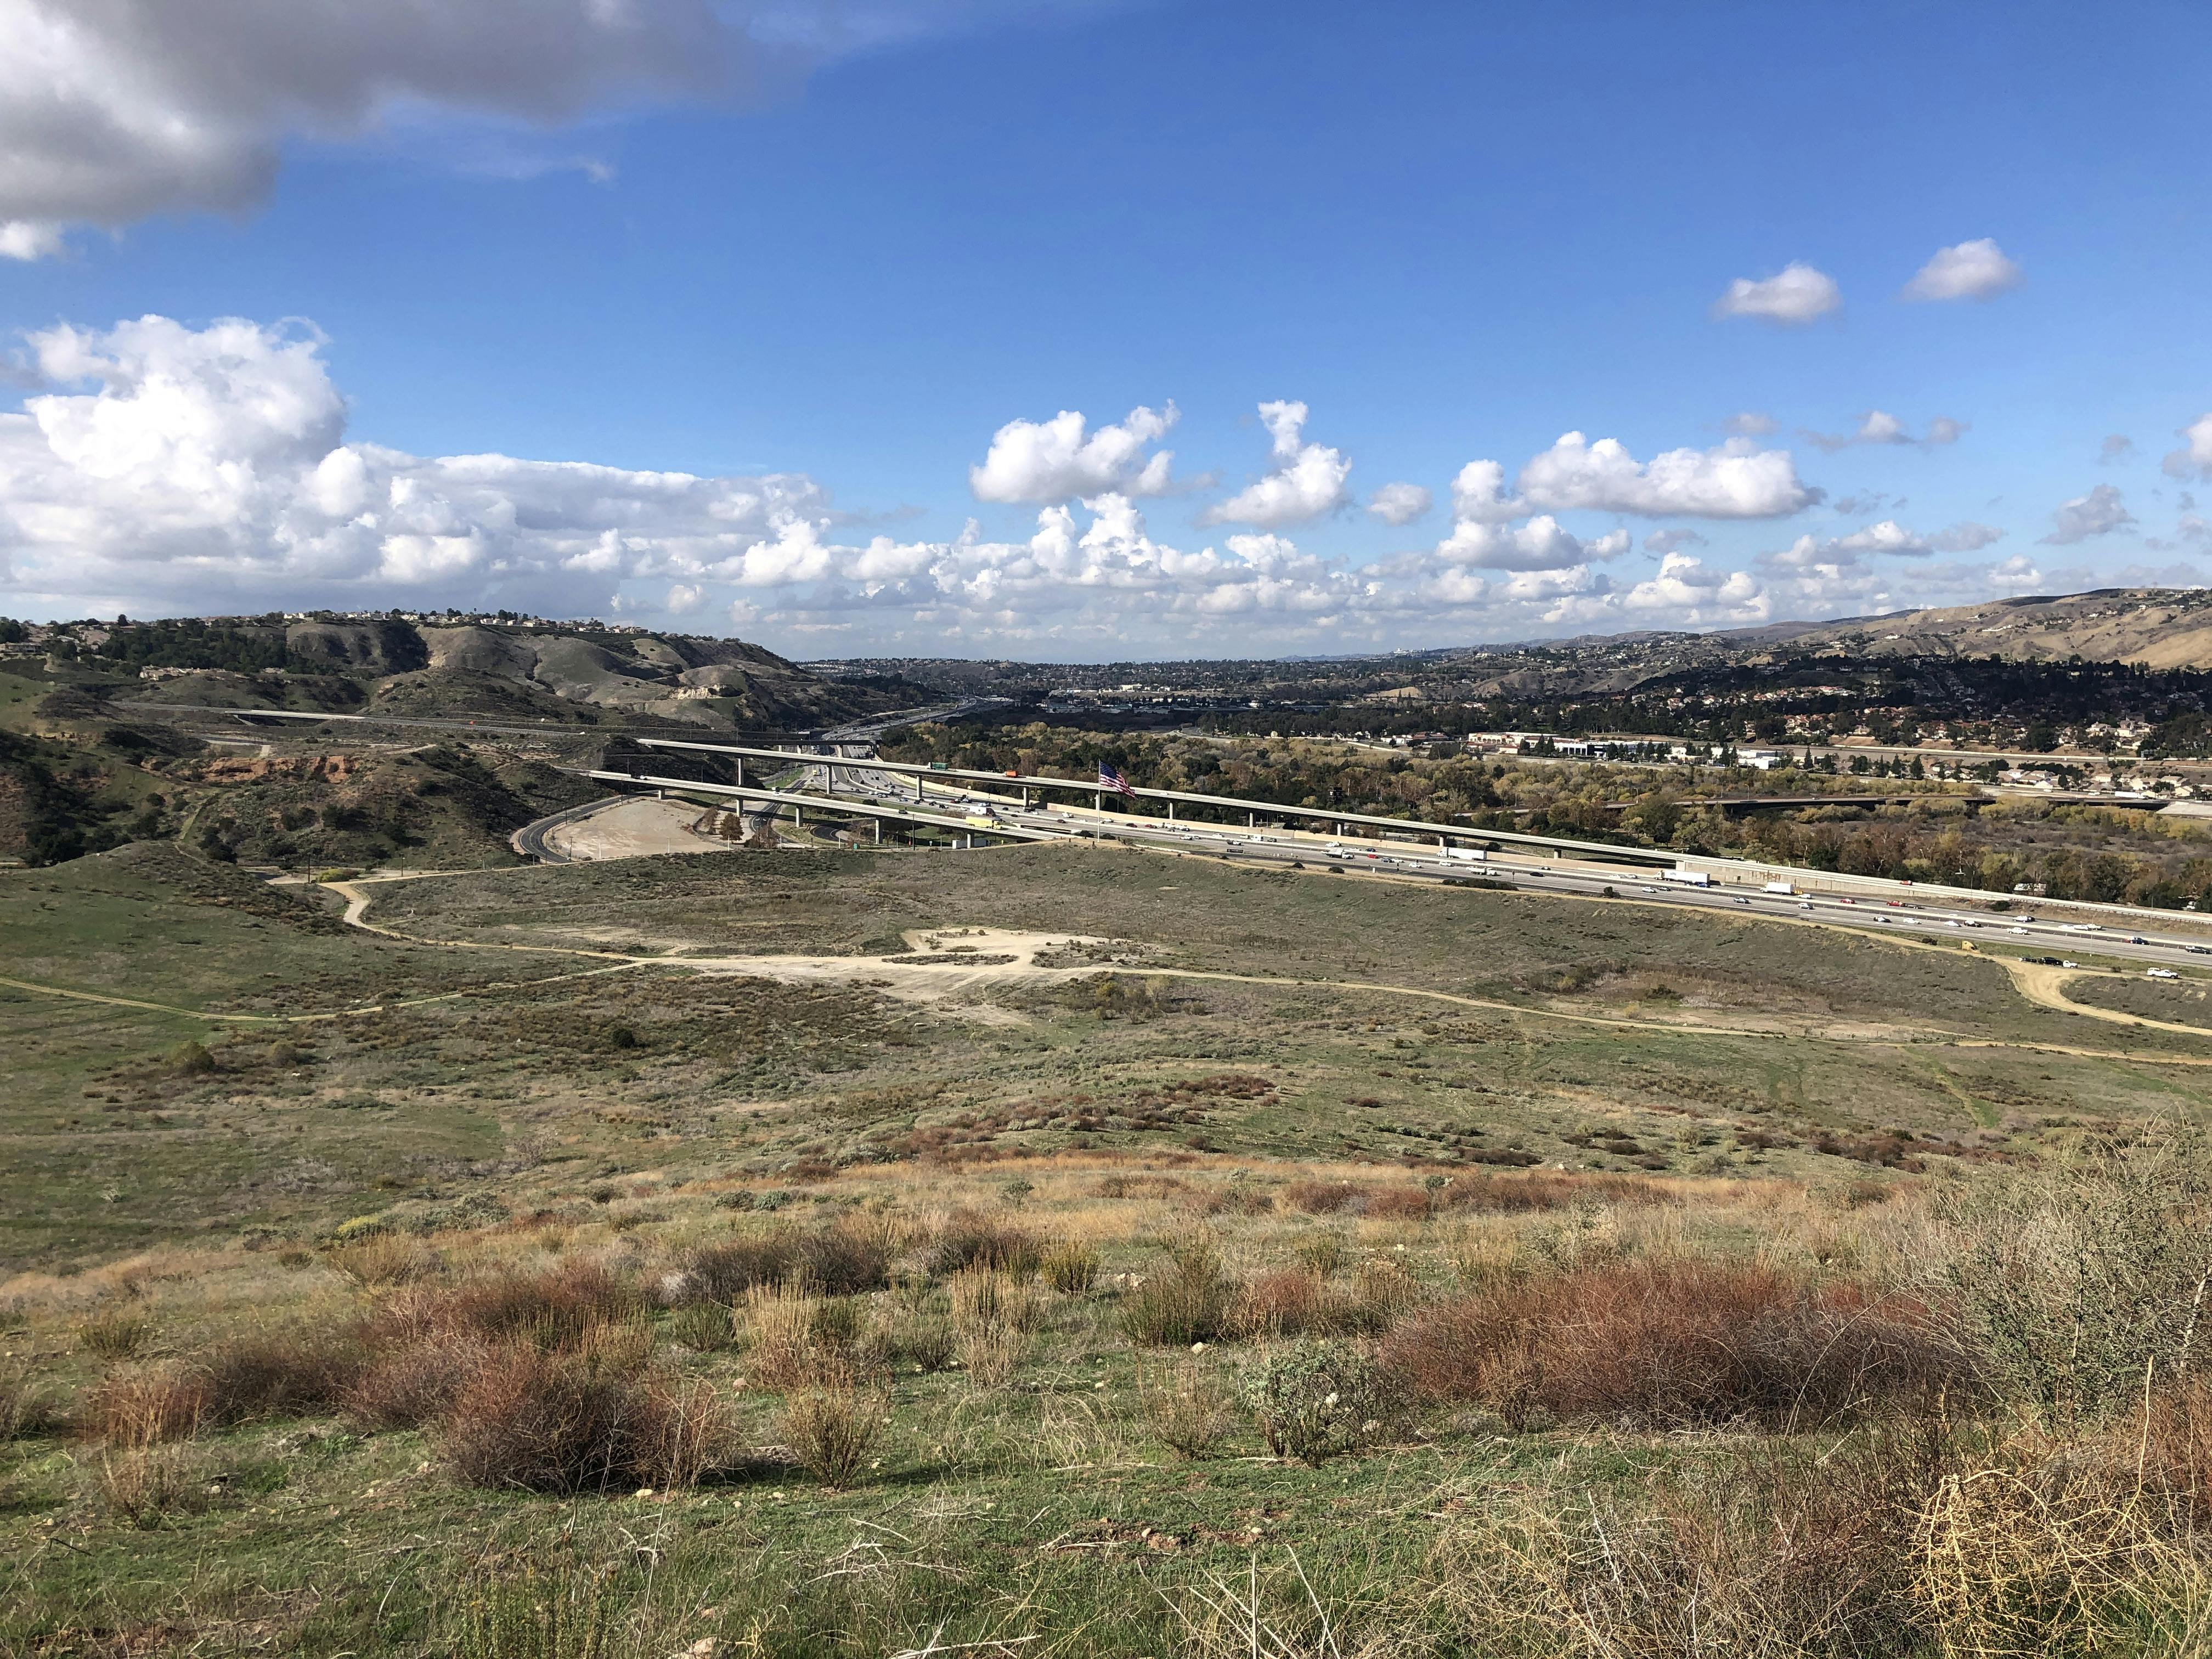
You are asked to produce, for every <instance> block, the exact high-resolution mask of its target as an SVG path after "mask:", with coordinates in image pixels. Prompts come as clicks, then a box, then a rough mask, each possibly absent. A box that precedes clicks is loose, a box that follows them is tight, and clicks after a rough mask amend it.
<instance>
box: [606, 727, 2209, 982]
mask: <svg viewBox="0 0 2212 1659" xmlns="http://www.w3.org/2000/svg"><path fill="white" fill-rule="evenodd" d="M869 746H870V745H867V744H866V743H865V741H863V742H861V743H854V744H849V745H842V744H841V745H840V750H841V752H839V753H837V754H835V755H820V754H814V755H808V754H795V753H793V752H791V751H788V750H783V751H763V750H746V751H744V752H749V753H752V754H755V755H759V756H765V755H772V756H773V757H774V758H775V759H776V760H778V761H781V762H782V763H784V764H785V765H786V766H787V767H791V768H795V769H796V770H795V771H793V772H786V773H784V774H782V775H781V778H780V780H779V781H780V782H781V788H780V789H779V790H778V791H776V792H775V794H776V796H777V797H778V798H779V799H781V800H784V801H789V800H792V799H793V798H794V797H795V796H798V795H800V794H804V795H805V796H807V797H809V798H811V801H812V802H813V803H818V805H820V806H821V807H822V808H823V810H825V811H835V810H836V809H837V808H838V807H839V806H840V805H848V806H853V805H858V806H862V807H863V808H864V809H866V810H872V811H873V812H875V813H878V814H890V813H896V812H905V813H907V814H908V815H910V816H912V817H915V818H916V819H921V820H922V821H925V822H929V823H935V824H938V825H939V826H943V825H946V824H948V823H950V824H953V825H957V826H959V827H961V828H963V829H966V830H967V831H968V832H969V834H968V836H967V837H966V839H968V840H969V841H970V842H972V841H973V839H974V836H975V834H977V833H992V832H996V833H1000V834H1003V835H1006V836H1011V837H1012V838H1015V839H1021V840H1031V839H1036V838H1037V837H1039V836H1054V837H1063V838H1066V839H1072V840H1101V841H1103V840H1111V841H1116V842H1123V843H1125V844H1127V845H1131V846H1139V847H1146V848H1152V849H1154V850H1158V851H1166V852H1176V853H1182V854H1198V855H1203V856H1207V857H1214V858H1221V859H1226V860H1236V861H1240V862H1247V863H1252V864H1256V865H1262V866H1269V865H1272V866H1279V867H1282V868H1285V869H1287V868H1291V867H1297V868H1301V869H1308V870H1311V869H1334V870H1339V871H1346V872H1360V873H1364V874H1367V875H1370V876H1376V877H1383V878H1396V879H1401V880H1409V881H1417V882H1419V881H1427V882H1436V883H1440V884H1459V885H1465V884H1470V883H1474V882H1477V881H1480V882H1482V883H1484V884H1494V885H1497V886H1500V887H1506V888H1511V889H1515V890H1522V891H1528V892H1552V893H1559V894H1563V895H1565V894H1573V895H1578V896H1584V897H1591V898H1616V899H1633V900H1637V901H1639V902H1645V903H1659V904H1667V905H1680V906H1685V907H1688V908H1696V909H1702V910H1721V911H1724V912H1736V913H1741V914H1745V915H1757V916H1764V917H1768V918H1771V919H1774V920H1778V921H1818V922H1821V923H1824V924H1826V925H1829V926H1834V927H1850V928H1853V929H1855V930H1858V931H1863V932H1865V933H1875V934H1881V933H1887V934H1892V935H1910V936H1911V937H1915V938H1918V939H1940V940H1942V941H1945V942H1947V943H1952V942H1954V943H1957V944H1959V945H1961V946H1962V947H1965V948H1970V949H1977V950H1978V949H1986V948H1988V947H1989V946H1990V945H2007V946H2010V947H2012V948H2013V949H2014V950H2016V951H2022V952H2024V953H2026V954H2027V955H2029V956H2030V957H2031V958H2033V959H2039V960H2042V961H2045V962H2048V963H2054V964H2057V965H2061V966H2068V967H2071V966H2075V965H2078V964H2077V960H2076V959H2077V958H2078V957H2082V956H2086V955H2089V954H2094V955H2095V956H2096V957H2100V958H2103V959H2107V960H2110V959H2114V958H2117V959H2119V960H2122V961H2127V962H2136V963H2145V964H2147V965H2148V966H2149V969H2150V971H2152V972H2153V973H2154V974H2155V975H2156V976H2157V977H2160V978H2169V977H2172V976H2173V975H2174V970H2175V969H2178V968H2179V967H2182V966H2185V965H2192V964H2193V965H2197V966H2200V967H2206V968H2212V960H2207V961H2203V962H2199V961H2197V959H2198V958H2212V928H2208V929H2207V930H2206V931H2205V932H2203V933H2196V932H2191V931H2190V924H2189V923H2180V925H2179V926H2176V925H2174V924H2173V923H2167V922H2165V921H2163V920H2161V921H2160V922H2158V923H2150V922H2148V921H2140V920H2138V918H2137V916H2136V915H2135V914H2133V913H2130V912H2126V911H2123V910H2120V909H2118V908H2117V907H2094V906H2088V905H2083V904H2071V903H2070V904H2068V905H2066V906H2065V907H2064V911H2065V913H2066V914H2048V913H2047V912H2051V911H2053V910H2056V909H2057V908H2058V907H2056V906H2051V905H2039V904H2036V903H2033V902H2030V903H2027V904H2023V905H2021V907H2020V908H2018V909H2014V908H2011V907H2012V904H2013V901H2010V900H2007V899H2004V898H2002V896H1995V895H1993V896H1991V898H1990V902H1989V903H1990V908H1983V906H1982V905H1980V904H1976V903H1972V902H1960V901H1959V900H1957V899H1956V898H1954V897H1950V896H1945V897H1942V898H1932V897H1931V896H1929V894H1928V893H1927V892H1926V891H1925V890H1922V889H1918V888H1916V887H1915V886H1914V885H1913V884H1911V883H1908V882H1899V881H1886V880H1881V879H1879V878H1872V877H1853V878H1849V882H1850V885H1851V887H1852V888H1853V891H1851V892H1850V893H1838V892H1832V891H1819V890H1807V888H1806V886H1805V883H1806V882H1809V881H1822V880H1826V881H1829V882H1831V883H1832V882H1833V881H1834V880H1835V879H1837V878H1828V877H1823V876H1820V874H1818V873H1817V872H1794V873H1795V874H1796V876H1797V877H1799V878H1802V880H1801V879H1791V878H1790V876H1791V875H1792V873H1793V872H1787V871H1784V870H1781V869H1778V868H1777V867H1775V866H1765V865H1754V864H1748V863H1741V862H1739V861H1736V860H1726V859H1715V858H1698V859H1694V860H1687V859H1684V860H1674V859H1673V858H1672V857H1671V855H1670V856H1669V857H1668V859H1666V860H1655V854H1654V853H1653V851H1652V850H1651V849H1642V848H1620V849H1618V850H1617V851H1616V849H1613V848H1601V847H1594V846H1591V845H1590V844H1588V843H1582V842H1568V841H1557V842H1550V843H1549V844H1547V841H1546V838H1544V837H1539V836H1526V835H1519V836H1512V837H1511V838H1510V844H1506V842H1507V838H1506V837H1504V836H1496V835H1492V834H1491V833H1489V832H1479V831H1470V830H1468V829H1459V828H1455V827H1453V826H1449V825H1427V824H1422V823H1417V822H1414V821H1410V820H1378V821H1375V822H1376V823H1388V824H1389V828H1388V829H1381V830H1380V831H1379V832H1375V833H1367V834H1358V833H1352V828H1351V826H1352V825H1353V824H1355V823H1358V824H1360V825H1361V826H1362V827H1364V828H1366V829H1370V831H1372V830H1374V827H1375V826H1374V823H1369V822H1368V821H1366V820H1363V819H1361V818H1360V817H1359V815H1357V814H1346V815H1343V820H1344V822H1343V823H1342V825H1341V826H1340V827H1337V828H1333V829H1297V828H1291V827H1289V826H1287V825H1285V824H1282V823H1276V824H1273V825H1271V826H1269V827H1267V828H1261V826H1260V824H1259V823H1258V820H1259V819H1260V818H1261V817H1285V816H1288V815H1290V814H1292V813H1295V812H1297V810H1298V809H1286V808H1284V807H1282V806H1279V805H1275V804H1273V803H1271V802H1266V801H1244V800H1237V801H1234V802H1227V801H1225V800H1217V799H1215V798H1213V797H1190V796H1180V797H1176V799H1181V800H1197V801H1202V802H1204V803H1206V805H1209V806H1211V807H1218V806H1220V805H1233V806H1234V807H1235V808H1236V809H1237V810H1240V811H1246V812H1247V813H1248V815H1249V817H1250V819H1251V820H1252V822H1251V823H1249V824H1248V826H1247V827H1245V828H1243V829H1238V828H1237V827H1235V826H1233V825H1227V824H1221V823H1211V822H1206V821H1203V820H1195V819H1191V818H1188V817H1185V818H1181V819H1178V818H1175V817H1155V816H1152V815H1150V814H1149V813H1144V812H1139V811H1118V810H1115V809H1113V808H1109V807H1108V806H1106V805H1103V800H1104V799H1108V798H1110V795H1111V794H1112V793H1114V792H1111V791H1109V790H1108V789H1105V788H1103V787H1100V788H1094V787H1093V786H1091V785H1089V784H1084V783H1076V782H1072V781H1069V780H1066V779H1044V778H1035V777H1029V776H1024V775H1018V774H1008V775H1006V776H1005V778H1004V779H1003V780H1001V779H1000V778H998V777H996V776H993V775H987V774H976V773H972V772H968V773H958V772H954V771H952V770H951V769H940V768H927V767H919V766H915V765H912V764H908V763H881V762H875V761H874V757H873V756H872V754H869V753H866V752H863V753H860V754H854V753H852V752H850V750H852V749H856V748H857V749H863V750H865V749H866V748H868V747H869ZM653 747H656V748H659V747H666V748H685V749H700V750H713V749H717V748H720V747H721V746H720V745H715V744H690V743H659V742H656V743H654V744H653ZM732 752H737V751H736V750H734V749H733V750H732ZM600 776H611V775H609V774H600ZM629 778H630V781H634V782H638V783H649V784H653V785H657V786H661V787H672V788H677V789H696V790H702V791H705V792H707V793H717V794H745V795H757V794H765V793H769V792H766V791H763V790H759V789H758V788H754V789H743V788H731V787H726V786H714V785H702V784H698V783H691V782H687V781H684V780H683V779H679V778H668V777H659V776H651V775H642V774H631V775H629ZM983 778H988V779H989V781H990V782H991V784H992V785H993V786H994V787H990V788H984V787H979V781H980V780H981V779H983ZM1071 788H1072V789H1076V790H1080V791H1085V792H1091V793H1094V794H1096V795H1097V797H1098V799H1099V803H1100V804H1097V805H1064V804H1060V803H1056V802H1054V801H1050V800H1042V799H1031V797H1032V796H1033V795H1036V794H1042V793H1044V792H1046V791H1047V790H1050V789H1060V790H1067V789H1071ZM1015 790H1019V791H1020V792H1021V794H1022V796H1023V799H1014V798H1013V797H1012V794H1011V793H1001V792H1002V791H1005V792H1011V791H1015ZM1123 793H1130V794H1132V795H1162V796H1164V794H1165V793H1166V792H1158V791H1128V792H1123ZM1172 805H1173V803H1172V802H1170V810H1172ZM1305 816H1307V817H1316V816H1328V817H1335V816H1337V815H1334V814H1328V815H1322V814H1316V813H1312V812H1308V813H1306V814H1305ZM1416 836H1419V837H1423V838H1422V839H1414V837H1416ZM1430 837H1433V839H1430ZM1470 841H1477V842H1485V843H1486V845H1484V846H1481V847H1471V846H1468V845H1466V844H1465V843H1466V842H1470ZM1455 843H1458V844H1455ZM1629 859H1640V860H1641V861H1640V862H1635V863H1631V862H1627V861H1626V860H1629ZM1662 863H1671V864H1673V865H1674V867H1662ZM1997 905H2002V906H2004V907H2005V908H1995V907H1996V906H1997ZM2100 908H2101V909H2103V910H2104V911H2105V913H2106V915H2110V916H2112V920H2111V921H2092V920H2088V919H2087V914H2093V913H2094V912H2096V911H2098V910H2099V909H2100ZM2085 913H2087V914H2085ZM2176 920H2177V921H2179V919H2178V918H2177V919H2176ZM2208 921H2212V919H2208Z"/></svg>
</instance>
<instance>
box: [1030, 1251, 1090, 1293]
mask: <svg viewBox="0 0 2212 1659" xmlns="http://www.w3.org/2000/svg"><path fill="white" fill-rule="evenodd" d="M1037 1266H1038V1271H1040V1272H1041V1273H1043V1274H1044V1282H1045V1283H1046V1284H1048V1285H1051V1286H1052V1287H1053V1289H1054V1290H1055V1291H1059V1292H1060V1294H1061V1295H1062V1296H1082V1295H1085V1293H1087V1292H1088V1291H1090V1289H1091V1285H1092V1284H1093V1283H1094V1282H1095V1281H1096V1280H1097V1277H1098V1252H1097V1250H1095V1249H1091V1246H1090V1245H1088V1244H1085V1243H1079V1242H1078V1241H1077V1240H1074V1239H1062V1240H1061V1241H1060V1243H1056V1244H1053V1245H1051V1246H1049V1247H1048V1248H1047V1249H1046V1250H1045V1252H1044V1255H1042V1258H1040V1260H1039V1261H1038V1264H1037Z"/></svg>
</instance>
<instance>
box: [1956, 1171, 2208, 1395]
mask: <svg viewBox="0 0 2212 1659" xmlns="http://www.w3.org/2000/svg"><path fill="white" fill-rule="evenodd" d="M1942 1211H1943V1214H1944V1217H1945V1218H1946V1219H1947V1220H1948V1222H1949V1223H1950V1224H1951V1226H1952V1230H1953V1233H1954V1237H1955V1238H1956V1239H1957V1240H1958V1241H1959V1243H1958V1248H1957V1249H1956V1250H1955V1251H1954V1255H1953V1256H1952V1258H1951V1260H1950V1261H1949V1262H1948V1273H1947V1277H1948V1282H1949V1285H1950V1286H1951V1287H1952V1288H1953V1289H1954V1291H1956V1293H1957V1294H1958V1296H1959V1298H1960V1302H1961V1304H1963V1307H1964V1310H1965V1312H1966V1320H1967V1324H1968V1328H1969V1332H1970V1334H1971V1337H1972V1340H1974V1342H1975V1343H1976V1345H1977V1346H1978V1347H1979V1348H1980V1349H1981V1350H1982V1351H1983V1352H1984V1353H1986V1354H1987V1355H1988V1357H1989V1359H1990V1363H1991V1364H1992V1366H1993V1367H1994V1369H1995V1370H1996V1373H1997V1376H1998V1378H1999V1380H2000V1382H2001V1383H2002V1386H2004V1387H2005V1388H2006V1389H2008V1391H2010V1392H2011V1393H2013V1394H2014V1395H2016V1396H2017V1397H2019V1398H2021V1399H2023V1400H2025V1401H2027V1402H2028V1403H2029V1404H2031V1405H2032V1406H2033V1407H2036V1408H2037V1409H2038V1410H2039V1411H2042V1412H2044V1413H2047V1414H2049V1415H2051V1417H2053V1418H2056V1419H2061V1420H2071V1419H2075V1418H2077V1417H2083V1416H2090V1415H2094V1414H2097V1413H2105V1412H2109V1411H2112V1410H2113V1409H2116V1408H2124V1407H2127V1406H2129V1405H2130V1404H2131V1403H2133V1402H2134V1401H2137V1400H2139V1399H2140V1398H2141V1397H2142V1392H2143V1389H2144V1388H2145V1386H2146V1381H2147V1379H2150V1380H2155V1379H2157V1378H2160V1377H2163V1378H2166V1379H2172V1378H2175V1377H2178V1376H2181V1375H2184V1374H2185V1373H2188V1372H2190V1371H2192V1370H2200V1369H2203V1367H2204V1365H2205V1363H2206V1356H2207V1355H2208V1354H2212V1334H2200V1333H2199V1330H2198V1326H2199V1324H2200V1322H2201V1320H2202V1316H2203V1303H2204V1300H2205V1286H2206V1285H2207V1283H2208V1282H2212V1225H2208V1224H2212V1149H2208V1147H2207V1146H2206V1144H2205V1143H2204V1141H2203V1139H2202V1138H2201V1136H2200V1135H2199V1134H2198V1133H2197V1132H2195V1131H2188V1132H2185V1133H2168V1134H2163V1135H2149V1136H2146V1137H2144V1138H2143V1139H2139V1140H2136V1141H2135V1142H2132V1143H2130V1144H2118V1143H2111V1142H2107V1143H2104V1144H2102V1145H2098V1146H2092V1147H2090V1148H2088V1149H2087V1151H2085V1152H2084V1153H2083V1154H2082V1156H2081V1158H2078V1159H2076V1160H2075V1162H2074V1163H2072V1164H2069V1165H2068V1166H2066V1167H2064V1168H2063V1169H2060V1170H2052V1171H2048V1172H2033V1173H2028V1174H2011V1175H2007V1174H1992V1175H1991V1176H1990V1177H1989V1178H1988V1179H1986V1180H1984V1181H1982V1182H1977V1183H1976V1184H1975V1185H1974V1186H1972V1188H1963V1189H1960V1191H1958V1192H1956V1193H1954V1194H1951V1195H1949V1196H1948V1201H1947V1202H1946V1203H1945V1204H1944V1205H1943V1206H1942Z"/></svg>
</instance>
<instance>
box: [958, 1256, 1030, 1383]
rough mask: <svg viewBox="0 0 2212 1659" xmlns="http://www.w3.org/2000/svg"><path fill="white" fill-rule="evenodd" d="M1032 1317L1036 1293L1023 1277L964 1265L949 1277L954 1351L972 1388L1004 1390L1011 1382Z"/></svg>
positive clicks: (987, 1268) (1027, 1337) (1027, 1338)
mask: <svg viewBox="0 0 2212 1659" xmlns="http://www.w3.org/2000/svg"><path fill="white" fill-rule="evenodd" d="M1037 1315H1038V1309H1037V1304H1036V1296H1035V1294H1034V1293H1033V1292H1032V1291H1030V1286H1029V1285H1028V1283H1027V1281H1026V1280H1024V1279H1016V1278H1014V1277H1013V1276H1012V1275H1011V1274H1009V1273H1001V1272H1000V1271H999V1270H998V1269H996V1268H994V1267H969V1268H966V1269H964V1270H963V1271H962V1272H960V1273H955V1274H954V1275H953V1277H952V1346H953V1352H955V1353H957V1355H958V1356H959V1358H960V1366H961V1369H962V1370H964V1371H965V1372H967V1374H968V1381H969V1385H970V1386H971V1387H974V1388H976V1389H1003V1388H1004V1387H1006V1384H1007V1383H1009V1382H1011V1381H1012V1378H1013V1375H1014V1370H1015V1367H1017V1366H1018V1365H1019V1364H1021V1360H1022V1354H1023V1352H1024V1350H1025V1349H1026V1348H1027V1347H1028V1346H1029V1333H1030V1329H1031V1328H1033V1327H1034V1326H1035V1325H1036V1322H1037Z"/></svg>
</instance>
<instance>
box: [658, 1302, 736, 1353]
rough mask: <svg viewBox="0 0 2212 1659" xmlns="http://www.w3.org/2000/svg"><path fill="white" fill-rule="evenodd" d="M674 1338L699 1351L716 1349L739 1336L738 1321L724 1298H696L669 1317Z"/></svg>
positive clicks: (721, 1347) (669, 1328)
mask: <svg viewBox="0 0 2212 1659" xmlns="http://www.w3.org/2000/svg"><path fill="white" fill-rule="evenodd" d="M668 1335H669V1340H671V1341H673V1342H676V1343H678V1344H679V1345H681V1346H684V1347H686V1348H690V1349H691V1350H692V1351H693V1352H696V1353H714V1352H717V1351H719V1350H720V1349H723V1348H726V1347H728V1346H730V1345H731V1344H732V1342H734V1341H736V1340H737V1337H738V1328H737V1322H736V1320H735V1319H734V1318H732V1316H731V1313H730V1310H729V1307H728V1306H727V1304H724V1303H720V1302H692V1303H687V1304H684V1306H683V1307H680V1308H678V1310H676V1311H675V1312H674V1313H672V1314H671V1315H670V1316H669V1318H668Z"/></svg>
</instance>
